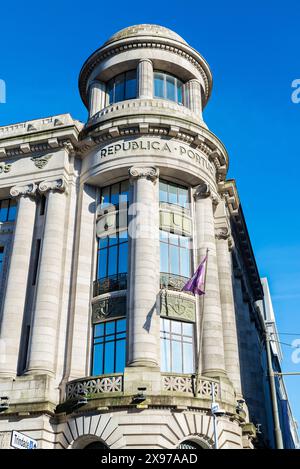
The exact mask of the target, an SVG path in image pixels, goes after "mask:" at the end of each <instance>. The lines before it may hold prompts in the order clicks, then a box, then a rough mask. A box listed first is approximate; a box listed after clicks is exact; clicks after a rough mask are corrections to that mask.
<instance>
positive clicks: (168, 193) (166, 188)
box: [159, 181, 189, 209]
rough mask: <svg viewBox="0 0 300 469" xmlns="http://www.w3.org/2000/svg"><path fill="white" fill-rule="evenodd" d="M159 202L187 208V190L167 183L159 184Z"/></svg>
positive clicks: (161, 182)
mask: <svg viewBox="0 0 300 469" xmlns="http://www.w3.org/2000/svg"><path fill="white" fill-rule="evenodd" d="M159 201H160V202H167V203H169V204H174V205H179V206H180V207H183V208H185V209H188V208H189V193H188V189H187V188H186V187H183V186H179V185H178V184H173V183H171V182H168V181H160V182H159Z"/></svg>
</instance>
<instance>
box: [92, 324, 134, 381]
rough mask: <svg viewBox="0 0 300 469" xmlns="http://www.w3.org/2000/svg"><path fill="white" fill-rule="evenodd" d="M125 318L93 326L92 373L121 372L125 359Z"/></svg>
mask: <svg viewBox="0 0 300 469" xmlns="http://www.w3.org/2000/svg"><path fill="white" fill-rule="evenodd" d="M125 352H126V319H118V320H115V321H108V322H103V323H100V324H96V325H95V326H94V346H93V368H92V374H93V375H94V376H96V375H102V374H109V373H122V372H123V371H124V367H125V360H126V353H125Z"/></svg>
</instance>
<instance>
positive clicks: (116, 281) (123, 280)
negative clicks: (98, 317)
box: [93, 273, 127, 297]
mask: <svg viewBox="0 0 300 469" xmlns="http://www.w3.org/2000/svg"><path fill="white" fill-rule="evenodd" d="M126 289H127V273H124V274H117V275H110V276H109V277H104V278H100V279H98V280H95V282H94V291H93V296H94V297H95V296H99V295H102V294H103V293H109V292H112V291H120V290H126Z"/></svg>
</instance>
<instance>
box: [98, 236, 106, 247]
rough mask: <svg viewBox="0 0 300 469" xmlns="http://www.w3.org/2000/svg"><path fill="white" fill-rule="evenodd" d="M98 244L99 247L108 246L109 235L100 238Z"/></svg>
mask: <svg viewBox="0 0 300 469" xmlns="http://www.w3.org/2000/svg"><path fill="white" fill-rule="evenodd" d="M98 245H99V249H103V248H106V247H107V245H108V236H105V237H104V238H99V241H98Z"/></svg>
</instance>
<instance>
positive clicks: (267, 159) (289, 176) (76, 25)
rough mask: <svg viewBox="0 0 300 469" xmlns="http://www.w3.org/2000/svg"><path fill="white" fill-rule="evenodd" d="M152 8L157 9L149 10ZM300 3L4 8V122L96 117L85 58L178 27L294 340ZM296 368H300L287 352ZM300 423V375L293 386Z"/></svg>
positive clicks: (297, 330)
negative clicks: (84, 97) (83, 78)
mask: <svg viewBox="0 0 300 469" xmlns="http://www.w3.org/2000/svg"><path fill="white" fill-rule="evenodd" d="M144 5H146V6H144ZM299 15H300V4H299V2H297V1H289V0H287V1H285V2H281V1H280V2H279V1H276V0H273V1H269V0H267V1H264V0H261V1H258V0H252V1H251V2H250V1H244V2H240V1H230V0H228V1H211V2H199V1H195V0H190V1H189V2H182V1H180V2H179V1H176V0H173V1H172V2H169V1H165V2H162V1H157V0H152V1H151V3H150V4H149V3H148V2H142V1H130V0H128V1H127V2H120V1H119V0H114V2H110V1H107V2H106V1H101V2H100V1H99V2H78V1H76V0H73V1H72V2H70V1H64V0H60V1H59V2H58V1H57V0H53V1H51V2H42V3H41V2H37V1H29V2H20V1H16V2H10V3H6V4H2V5H1V28H0V79H3V80H5V82H6V85H7V103H6V104H5V105H4V104H0V125H5V124H9V123H12V122H19V121H23V120H29V119H33V118H39V117H44V116H48V115H53V114H61V113H65V112H70V113H71V114H72V116H73V117H75V118H78V119H81V120H83V121H84V120H85V118H86V110H85V108H84V106H83V104H82V103H81V100H80V97H79V93H78V88H77V79H78V74H79V71H80V68H81V65H82V64H83V62H84V60H85V59H86V58H87V57H88V55H89V54H90V53H91V52H93V51H94V50H95V49H96V48H98V47H99V46H100V45H101V44H102V43H103V42H104V41H105V40H106V39H107V38H108V37H109V36H111V35H112V34H113V33H114V32H115V31H118V30H119V29H121V28H123V27H126V26H128V25H132V24H137V23H156V24H161V25H164V26H167V27H169V28H171V29H174V30H175V31H176V32H177V33H179V34H180V35H182V36H183V37H184V38H185V39H186V40H187V41H188V42H189V43H190V44H191V45H192V46H193V47H195V48H196V49H197V50H198V51H199V52H200V53H201V54H202V55H203V56H204V57H205V59H206V60H207V61H208V63H209V64H210V66H211V69H212V73H213V77H214V87H213V93H212V97H211V100H210V102H209V103H208V106H207V108H206V111H205V114H204V116H205V119H206V122H207V124H208V125H209V127H210V129H211V130H212V131H213V132H215V133H216V135H218V137H219V138H221V140H222V141H223V142H224V144H225V146H226V147H227V150H228V152H229V155H230V170H229V176H230V177H234V178H235V179H236V180H237V185H238V189H239V194H240V198H241V201H242V205H243V209H244V212H245V216H246V220H247V224H248V229H249V232H250V236H251V240H252V244H253V249H254V252H255V254H256V259H257V263H258V267H259V270H260V273H261V276H267V277H268V280H269V284H270V288H271V293H272V295H273V303H274V309H275V314H276V315H277V320H278V330H279V331H280V332H284V333H294V334H296V335H295V336H288V335H282V337H281V339H282V341H283V342H287V343H291V342H292V340H293V339H295V338H300V315H299V309H300V289H299V285H300V263H299V260H300V241H299V233H300V216H299V188H298V187H299V169H300V164H299V157H300V147H299V122H300V103H299V104H298V105H297V104H293V103H292V101H291V93H292V88H291V83H292V81H293V80H294V79H297V78H300V54H299ZM283 350H284V353H285V360H284V370H285V371H292V370H294V371H300V364H294V363H292V361H291V352H292V348H291V347H288V346H283ZM286 383H287V385H288V390H289V394H290V398H291V401H292V404H293V409H294V413H295V415H296V418H297V419H298V421H299V423H300V400H299V397H298V396H299V387H300V376H299V377H290V378H287V379H286Z"/></svg>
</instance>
